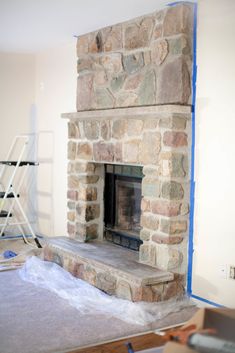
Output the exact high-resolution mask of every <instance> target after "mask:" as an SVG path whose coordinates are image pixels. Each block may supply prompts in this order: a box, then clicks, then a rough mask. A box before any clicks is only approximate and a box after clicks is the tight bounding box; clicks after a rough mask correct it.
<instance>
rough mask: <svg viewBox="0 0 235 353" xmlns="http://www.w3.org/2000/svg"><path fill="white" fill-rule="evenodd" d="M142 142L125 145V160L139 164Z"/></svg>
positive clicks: (130, 142) (134, 141) (131, 141)
mask: <svg viewBox="0 0 235 353" xmlns="http://www.w3.org/2000/svg"><path fill="white" fill-rule="evenodd" d="M139 145H140V140H138V139H135V140H130V141H127V142H124V144H123V159H124V162H127V163H138V157H139Z"/></svg>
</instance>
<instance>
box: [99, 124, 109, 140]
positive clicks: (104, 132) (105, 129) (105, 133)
mask: <svg viewBox="0 0 235 353" xmlns="http://www.w3.org/2000/svg"><path fill="white" fill-rule="evenodd" d="M100 126H101V137H102V139H104V140H110V138H111V127H110V121H102V122H101V123H100Z"/></svg>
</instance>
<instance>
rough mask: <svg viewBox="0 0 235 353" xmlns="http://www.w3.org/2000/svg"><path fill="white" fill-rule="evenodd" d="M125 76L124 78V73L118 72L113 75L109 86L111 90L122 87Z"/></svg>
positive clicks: (117, 89)
mask: <svg viewBox="0 0 235 353" xmlns="http://www.w3.org/2000/svg"><path fill="white" fill-rule="evenodd" d="M125 78H126V75H125V74H120V75H118V76H115V77H114V78H113V79H112V80H111V82H110V87H111V89H112V91H113V92H117V91H119V90H120V89H121V88H122V86H123V84H124V82H125Z"/></svg>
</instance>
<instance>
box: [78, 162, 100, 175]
mask: <svg viewBox="0 0 235 353" xmlns="http://www.w3.org/2000/svg"><path fill="white" fill-rule="evenodd" d="M95 169H96V166H95V164H94V163H87V162H77V163H76V164H75V171H76V173H92V174H93V173H94V172H95Z"/></svg>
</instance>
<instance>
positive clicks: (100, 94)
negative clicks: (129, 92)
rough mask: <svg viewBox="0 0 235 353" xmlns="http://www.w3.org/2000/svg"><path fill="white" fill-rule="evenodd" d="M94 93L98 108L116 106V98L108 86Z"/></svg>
mask: <svg viewBox="0 0 235 353" xmlns="http://www.w3.org/2000/svg"><path fill="white" fill-rule="evenodd" d="M94 94H95V102H96V108H98V109H106V108H113V107H114V98H113V96H112V94H111V92H110V91H109V90H108V89H106V88H103V89H96V90H95V93H94Z"/></svg>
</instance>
